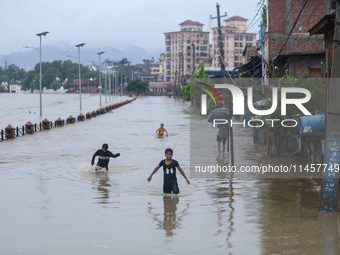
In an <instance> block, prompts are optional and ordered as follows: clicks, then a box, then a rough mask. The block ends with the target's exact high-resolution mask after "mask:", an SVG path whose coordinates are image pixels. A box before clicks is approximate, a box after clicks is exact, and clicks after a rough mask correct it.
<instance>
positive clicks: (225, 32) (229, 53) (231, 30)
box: [211, 16, 257, 67]
mask: <svg viewBox="0 0 340 255" xmlns="http://www.w3.org/2000/svg"><path fill="white" fill-rule="evenodd" d="M247 21H248V20H247V19H245V18H243V17H241V16H233V17H230V18H228V19H226V20H224V26H222V40H223V45H224V46H223V47H224V48H223V49H224V62H225V66H226V67H237V66H240V65H243V64H244V63H246V62H247V61H248V60H247V59H246V58H244V56H243V51H244V49H245V48H246V46H248V47H253V46H257V43H256V33H248V32H247ZM218 44H219V41H218V28H217V27H214V28H212V53H211V54H212V55H213V59H212V66H214V67H218V66H220V54H219V45H218Z"/></svg>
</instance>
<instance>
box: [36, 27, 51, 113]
mask: <svg viewBox="0 0 340 255" xmlns="http://www.w3.org/2000/svg"><path fill="white" fill-rule="evenodd" d="M48 33H49V32H47V31H46V32H42V33H39V34H36V35H37V36H39V37H40V48H39V52H40V81H39V89H40V117H42V96H41V86H42V85H41V83H42V81H41V36H42V35H43V36H46V35H47V34H48Z"/></svg>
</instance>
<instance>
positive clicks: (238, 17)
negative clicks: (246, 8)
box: [224, 16, 248, 21]
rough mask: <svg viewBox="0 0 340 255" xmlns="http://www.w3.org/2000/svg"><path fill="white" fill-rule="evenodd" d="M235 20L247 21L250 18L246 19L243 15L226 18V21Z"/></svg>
mask: <svg viewBox="0 0 340 255" xmlns="http://www.w3.org/2000/svg"><path fill="white" fill-rule="evenodd" d="M234 20H242V21H247V20H248V19H245V18H243V17H241V16H233V17H231V18H229V19H225V20H224V21H234Z"/></svg>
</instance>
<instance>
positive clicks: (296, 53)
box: [262, 0, 326, 78]
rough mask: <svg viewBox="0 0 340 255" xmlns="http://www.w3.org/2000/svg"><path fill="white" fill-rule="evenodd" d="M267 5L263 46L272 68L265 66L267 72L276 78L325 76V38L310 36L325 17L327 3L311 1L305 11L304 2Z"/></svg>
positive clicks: (279, 0)
mask: <svg viewBox="0 0 340 255" xmlns="http://www.w3.org/2000/svg"><path fill="white" fill-rule="evenodd" d="M266 4H267V17H266V20H265V23H264V28H263V31H264V35H263V38H262V43H263V57H264V59H265V60H266V62H267V63H269V66H265V73H269V74H270V75H271V76H273V77H276V78H280V77H282V76H283V75H285V74H288V73H296V74H298V75H299V76H300V77H302V76H303V75H306V74H315V75H317V76H319V77H324V76H325V68H326V67H325V62H326V61H325V57H324V51H325V47H324V38H323V36H322V35H318V34H316V35H313V36H310V35H309V33H308V30H309V29H311V27H312V26H313V25H314V24H316V23H317V22H318V21H319V20H320V19H321V18H323V16H324V0H314V1H308V2H307V4H306V6H305V7H304V9H303V10H302V8H303V4H304V2H303V1H297V2H296V1H295V2H294V1H291V0H270V1H269V0H267V3H266ZM301 10H302V12H301ZM300 12H301V15H300V16H299V19H298V21H297V22H296V20H297V17H298V15H299V14H300ZM295 22H296V26H295V27H294V29H293V30H292V28H293V26H294V24H295Z"/></svg>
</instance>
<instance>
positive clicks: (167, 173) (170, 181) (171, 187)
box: [147, 148, 190, 194]
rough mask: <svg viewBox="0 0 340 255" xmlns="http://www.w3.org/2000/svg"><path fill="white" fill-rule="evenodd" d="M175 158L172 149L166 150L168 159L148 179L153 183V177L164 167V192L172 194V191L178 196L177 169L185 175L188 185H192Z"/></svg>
mask: <svg viewBox="0 0 340 255" xmlns="http://www.w3.org/2000/svg"><path fill="white" fill-rule="evenodd" d="M172 156H173V151H172V149H170V148H168V149H166V150H165V157H166V159H163V160H162V161H161V162H160V163H159V164H158V166H156V168H155V169H154V170H153V172H152V173H151V175H150V176H149V177H148V179H147V180H148V182H150V181H151V179H152V176H153V175H154V174H155V173H156V172H157V171H158V169H159V168H160V167H161V166H163V172H164V177H163V181H164V183H163V192H164V193H166V194H171V191H172V193H173V194H178V193H179V189H178V184H177V177H176V167H177V169H178V171H179V172H180V173H181V174H182V175H183V177H184V179H185V180H186V181H187V183H188V184H190V181H189V180H188V178H187V177H186V176H185V173H184V171H183V170H182V168H181V167H180V166H179V164H178V162H177V160H174V159H172Z"/></svg>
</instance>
